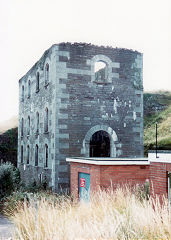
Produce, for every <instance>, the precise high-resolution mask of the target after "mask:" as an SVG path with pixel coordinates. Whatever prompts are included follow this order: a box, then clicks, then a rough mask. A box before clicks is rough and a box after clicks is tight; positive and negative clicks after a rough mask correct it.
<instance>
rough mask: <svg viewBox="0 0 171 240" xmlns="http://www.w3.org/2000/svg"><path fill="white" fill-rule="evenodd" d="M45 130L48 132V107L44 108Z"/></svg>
mask: <svg viewBox="0 0 171 240" xmlns="http://www.w3.org/2000/svg"><path fill="white" fill-rule="evenodd" d="M45 132H48V108H46V110H45Z"/></svg>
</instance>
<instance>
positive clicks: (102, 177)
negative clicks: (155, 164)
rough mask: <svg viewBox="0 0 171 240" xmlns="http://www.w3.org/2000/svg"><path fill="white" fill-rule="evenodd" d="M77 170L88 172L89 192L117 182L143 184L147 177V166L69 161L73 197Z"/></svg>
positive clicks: (76, 186)
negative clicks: (105, 164) (103, 164)
mask: <svg viewBox="0 0 171 240" xmlns="http://www.w3.org/2000/svg"><path fill="white" fill-rule="evenodd" d="M79 172H84V173H89V174H90V188H91V193H92V192H94V191H96V190H97V189H98V188H99V186H100V187H102V188H107V187H110V186H111V183H112V185H113V186H114V187H116V186H117V185H118V184H119V185H122V184H125V183H127V184H130V185H131V186H132V185H135V184H144V183H145V181H146V180H147V179H149V166H148V165H147V166H145V165H143V166H140V165H132V166H131V165H122V166H121V165H120V166H116V165H113V166H112V165H111V166H98V165H92V164H84V163H76V162H71V167H70V177H71V178H70V181H71V182H70V186H71V193H72V195H73V197H74V198H78V190H79V189H78V174H79Z"/></svg>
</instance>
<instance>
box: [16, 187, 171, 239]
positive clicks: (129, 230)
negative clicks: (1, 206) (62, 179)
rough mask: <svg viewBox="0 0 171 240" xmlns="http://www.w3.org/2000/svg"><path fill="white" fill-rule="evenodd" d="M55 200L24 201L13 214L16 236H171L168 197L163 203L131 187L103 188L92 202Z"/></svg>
mask: <svg viewBox="0 0 171 240" xmlns="http://www.w3.org/2000/svg"><path fill="white" fill-rule="evenodd" d="M56 199H58V200H57V201H56V200H55V201H54V199H49V198H44V197H43V198H41V199H39V200H37V199H34V198H33V199H32V200H31V201H30V202H29V203H28V202H26V201H25V202H24V204H23V205H22V206H20V207H19V208H18V210H17V211H16V212H15V213H14V215H13V216H12V221H13V222H14V224H15V226H16V233H15V237H14V239H22V240H29V239H35V240H44V239H47V240H48V239H49V240H54V239H55V240H58V239H59V240H77V239H80V240H84V239H94V240H95V239H98V240H100V239H105V240H107V239H122V240H123V239H171V216H169V211H168V202H167V199H164V203H163V205H162V206H161V205H160V204H159V201H157V200H154V199H152V198H150V199H149V200H145V199H143V200H142V199H141V200H140V198H139V195H137V193H136V192H134V193H132V192H131V191H130V190H129V189H128V188H125V189H123V188H118V189H117V190H115V191H114V190H112V189H110V190H106V191H102V190H101V191H99V192H97V193H96V194H93V196H92V198H91V202H90V203H84V202H76V201H75V202H73V201H71V199H70V198H68V197H60V198H56Z"/></svg>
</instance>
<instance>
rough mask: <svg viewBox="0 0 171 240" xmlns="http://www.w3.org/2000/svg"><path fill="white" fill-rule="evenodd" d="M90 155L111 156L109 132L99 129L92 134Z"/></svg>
mask: <svg viewBox="0 0 171 240" xmlns="http://www.w3.org/2000/svg"><path fill="white" fill-rule="evenodd" d="M90 157H110V137H109V134H108V133H107V132H105V131H98V132H95V133H94V134H93V135H92V137H91V139H90Z"/></svg>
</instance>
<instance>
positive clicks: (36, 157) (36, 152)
mask: <svg viewBox="0 0 171 240" xmlns="http://www.w3.org/2000/svg"><path fill="white" fill-rule="evenodd" d="M38 154H39V147H38V145H37V144H36V148H35V166H38V158H39V156H38Z"/></svg>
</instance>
